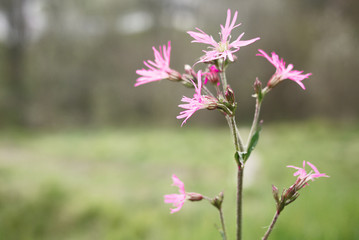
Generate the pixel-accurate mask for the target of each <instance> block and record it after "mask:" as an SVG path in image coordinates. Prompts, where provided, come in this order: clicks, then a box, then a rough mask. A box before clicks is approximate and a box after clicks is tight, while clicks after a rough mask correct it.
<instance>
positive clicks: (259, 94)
mask: <svg viewBox="0 0 359 240" xmlns="http://www.w3.org/2000/svg"><path fill="white" fill-rule="evenodd" d="M253 88H254V92H255V97H257V98H258V100H259V101H261V100H262V98H263V94H262V83H261V81H259V79H258V78H256V80H255V82H254V85H253Z"/></svg>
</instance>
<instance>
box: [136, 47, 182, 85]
mask: <svg viewBox="0 0 359 240" xmlns="http://www.w3.org/2000/svg"><path fill="white" fill-rule="evenodd" d="M152 49H153V53H154V55H155V61H154V62H153V61H151V60H148V61H144V62H143V63H144V64H145V65H146V67H148V69H144V68H143V69H139V70H137V71H136V73H137V74H138V75H140V76H141V77H139V78H137V80H136V83H135V87H137V86H139V85H142V84H146V83H149V82H155V81H160V80H162V79H170V80H180V79H181V75H180V74H179V73H178V72H176V71H175V70H173V69H171V68H170V55H171V42H170V41H169V42H168V46H167V47H166V45H163V46H162V47H161V46H160V47H159V51H158V50H157V49H156V48H155V47H152Z"/></svg>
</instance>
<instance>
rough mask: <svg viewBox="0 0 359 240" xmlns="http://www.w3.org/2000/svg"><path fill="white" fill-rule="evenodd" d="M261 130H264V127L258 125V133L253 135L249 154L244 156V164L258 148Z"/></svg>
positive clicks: (249, 145)
mask: <svg viewBox="0 0 359 240" xmlns="http://www.w3.org/2000/svg"><path fill="white" fill-rule="evenodd" d="M261 130H262V127H261V126H260V125H258V127H257V130H256V132H255V133H254V134H253V136H252V138H251V140H250V142H249V144H248V147H247V152H246V153H245V154H244V155H243V160H244V162H246V161H247V159H248V158H249V156H250V155H251V153H252V151H253V150H254V148H255V147H256V145H257V143H258V140H259V133H260V131H261Z"/></svg>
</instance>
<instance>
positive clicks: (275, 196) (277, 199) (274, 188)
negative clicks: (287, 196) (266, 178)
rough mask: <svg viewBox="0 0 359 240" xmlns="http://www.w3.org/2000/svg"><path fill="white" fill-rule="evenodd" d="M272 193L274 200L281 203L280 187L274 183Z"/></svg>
mask: <svg viewBox="0 0 359 240" xmlns="http://www.w3.org/2000/svg"><path fill="white" fill-rule="evenodd" d="M272 193H273V197H274V200H275V201H276V203H277V204H278V203H279V196H278V188H277V187H276V186H274V185H272Z"/></svg>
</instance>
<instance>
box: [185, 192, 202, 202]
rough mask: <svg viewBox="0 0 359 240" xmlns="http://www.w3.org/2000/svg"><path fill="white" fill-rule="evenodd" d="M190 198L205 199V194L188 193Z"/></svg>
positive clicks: (192, 199) (194, 199) (195, 200)
mask: <svg viewBox="0 0 359 240" xmlns="http://www.w3.org/2000/svg"><path fill="white" fill-rule="evenodd" d="M187 196H188V200H189V201H192V202H197V201H201V200H202V199H203V196H202V195H201V194H199V193H193V192H191V193H187Z"/></svg>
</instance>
